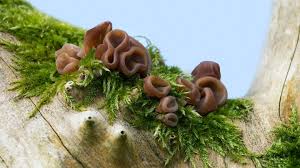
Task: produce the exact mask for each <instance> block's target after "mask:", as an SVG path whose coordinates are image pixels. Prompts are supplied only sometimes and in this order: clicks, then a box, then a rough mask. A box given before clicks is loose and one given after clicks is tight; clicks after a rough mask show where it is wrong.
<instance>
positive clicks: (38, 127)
mask: <svg viewBox="0 0 300 168" xmlns="http://www.w3.org/2000/svg"><path fill="white" fill-rule="evenodd" d="M299 23H300V0H277V1H275V2H274V7H273V17H272V20H271V23H270V31H269V34H268V39H267V44H266V48H265V50H264V53H263V56H262V58H261V61H260V65H259V68H258V71H257V76H256V78H255V79H254V82H253V85H252V87H251V88H250V90H249V93H248V94H247V97H249V98H251V99H252V100H253V101H254V104H255V107H254V108H255V110H254V113H251V114H250V120H249V121H247V122H237V123H236V124H237V125H238V126H239V127H240V128H241V130H242V132H243V138H244V142H245V144H246V146H247V147H248V148H249V149H250V150H251V151H254V152H258V153H261V152H263V151H264V150H265V149H266V148H267V147H268V146H269V145H270V143H271V142H272V136H271V133H270V131H272V129H273V128H274V126H276V125H278V124H279V123H280V122H284V121H286V119H287V118H288V116H289V115H290V111H291V110H290V109H291V105H293V104H296V105H298V106H299V105H300V95H299V91H300V85H299V84H298V83H299V82H300V73H299V72H300V69H299V63H300V50H299V44H298V43H299V36H300V35H299V34H300V28H299ZM0 39H5V40H9V41H14V42H16V43H17V40H16V39H15V38H14V37H12V36H10V35H8V34H5V33H0ZM12 57H13V54H12V53H9V52H8V51H6V50H5V49H3V48H1V47H0V168H2V167H3V168H7V167H16V168H17V167H55V168H56V167H107V168H111V167H163V164H164V161H163V158H164V154H163V152H162V151H161V150H160V148H159V147H158V146H157V145H156V143H155V141H154V139H153V137H152V136H151V135H149V134H148V133H147V132H142V131H139V130H136V129H134V128H131V127H130V126H129V125H128V124H127V123H124V122H123V121H117V122H116V123H114V124H113V125H109V124H108V119H107V116H106V115H105V112H103V111H100V112H97V110H96V109H95V108H93V107H90V108H89V109H88V111H85V112H81V113H78V112H76V111H73V110H71V109H70V108H68V107H67V105H66V104H65V102H64V100H62V98H61V96H59V95H58V96H57V97H56V98H54V99H53V101H52V102H51V103H50V104H48V105H46V106H44V107H43V108H42V109H41V110H40V112H39V113H38V115H36V117H34V118H33V119H29V118H28V116H27V112H30V111H31V110H32V109H33V108H34V107H35V104H36V100H35V99H23V100H18V101H15V100H14V99H13V98H14V97H15V96H16V93H14V92H11V91H8V90H7V89H8V88H9V87H10V86H9V84H10V83H11V82H13V81H14V80H15V79H16V78H17V75H16V74H15V72H14V70H13V69H12V67H11V65H12V61H11V59H12ZM209 157H210V159H211V160H212V162H213V166H214V167H220V168H222V167H224V168H225V167H230V168H232V167H255V165H254V163H253V162H252V161H251V160H248V162H247V164H246V165H239V164H237V163H234V162H232V161H231V160H230V159H229V158H223V157H220V156H218V155H217V154H215V153H214V152H211V153H210V156H209ZM196 165H197V167H201V165H202V163H201V161H200V159H199V158H198V159H196ZM190 166H191V165H189V164H186V163H184V162H183V160H182V159H180V158H179V159H178V161H177V162H176V163H174V164H173V165H171V167H190Z"/></svg>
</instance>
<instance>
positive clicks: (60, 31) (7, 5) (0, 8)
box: [0, 0, 252, 167]
mask: <svg viewBox="0 0 300 168" xmlns="http://www.w3.org/2000/svg"><path fill="white" fill-rule="evenodd" d="M0 20H1V24H0V32H6V33H9V34H11V35H13V36H15V37H16V38H17V39H18V40H19V41H20V44H14V43H11V42H8V41H4V40H0V45H1V46H2V47H4V48H6V49H7V50H9V51H11V52H13V53H15V56H14V58H13V62H14V64H13V68H14V69H15V70H16V72H17V73H18V76H19V79H18V80H17V81H16V82H14V83H12V88H11V90H16V91H18V93H19V96H18V97H17V98H30V97H36V96H39V102H38V104H37V108H36V109H35V110H34V111H33V112H32V113H31V114H30V116H31V117H33V116H34V115H35V114H36V112H38V109H39V108H41V107H42V106H43V105H45V104H47V103H49V102H50V101H51V98H53V97H54V96H55V95H56V94H57V93H58V92H59V91H61V90H63V88H64V85H65V83H66V82H67V81H70V80H74V81H76V80H78V76H79V75H80V74H81V73H83V72H84V73H85V74H86V75H87V77H86V79H85V80H84V81H81V83H80V86H78V87H80V88H83V89H84V90H85V91H86V92H85V94H86V95H85V98H84V99H83V100H81V101H80V102H74V101H70V103H71V106H72V107H74V108H76V109H81V108H84V107H85V106H87V105H89V104H90V103H92V102H93V101H94V100H96V97H97V96H99V95H100V94H101V95H103V96H104V97H105V103H104V108H105V109H106V111H107V113H108V116H109V117H110V119H111V121H112V122H113V120H114V119H115V118H116V117H118V112H119V111H120V110H121V109H122V107H125V109H126V110H125V111H126V115H127V114H128V116H127V117H126V120H127V121H128V122H129V123H130V124H132V126H134V127H136V128H139V129H145V130H148V131H150V132H152V133H153V135H154V136H155V138H156V139H157V143H159V144H161V146H162V148H163V149H165V151H166V153H167V154H168V156H169V157H167V158H166V162H165V163H166V165H167V164H168V163H169V162H170V161H172V158H174V157H175V156H178V155H182V156H183V157H184V158H185V160H187V161H191V163H193V162H192V160H193V156H194V154H199V155H200V156H201V159H202V160H203V163H204V165H205V167H208V166H210V162H209V160H208V152H209V150H213V151H216V152H217V153H219V154H220V155H221V156H228V157H230V158H232V159H233V160H235V161H238V162H242V161H243V158H245V157H248V156H249V157H250V155H251V154H250V153H249V152H248V151H247V149H246V147H245V145H244V144H243V141H242V136H241V132H240V130H239V129H238V128H237V127H236V126H235V125H234V124H233V120H236V119H243V120H244V119H246V117H247V114H248V113H249V112H251V111H252V103H251V101H250V100H247V99H232V100H228V101H227V103H226V104H225V105H224V106H223V107H221V108H219V109H218V110H217V111H216V112H214V113H210V114H209V115H208V116H206V117H201V116H199V115H198V114H197V113H196V111H195V110H194V108H193V107H192V106H182V103H181V102H182V101H183V100H184V95H185V94H184V93H183V92H181V91H179V90H180V89H178V87H179V86H178V85H177V84H176V78H177V77H178V76H183V77H184V78H186V79H191V77H190V76H189V75H187V74H184V73H183V72H182V71H181V70H180V69H179V68H177V67H171V66H167V65H165V64H164V63H163V59H162V56H161V54H160V52H159V50H158V49H157V48H156V47H155V46H154V45H152V44H150V43H149V44H148V46H147V48H148V50H149V53H150V55H151V59H152V64H153V67H152V71H151V74H152V75H157V76H160V77H161V78H163V79H165V80H167V81H169V82H170V84H171V86H172V90H171V93H170V95H172V96H174V97H176V98H177V99H178V102H179V110H178V112H177V115H178V118H179V122H178V125H177V127H175V128H169V127H166V126H165V125H163V124H162V123H160V122H159V120H157V119H156V118H155V117H156V116H155V114H156V113H155V107H156V106H157V105H158V103H159V101H158V100H157V99H150V98H148V97H147V96H146V95H145V94H144V93H143V80H142V79H140V78H138V77H137V76H133V77H130V78H128V77H125V76H124V75H121V74H120V73H118V72H114V71H109V70H107V69H106V68H105V67H104V66H103V64H102V63H101V62H99V61H97V60H95V59H94V51H91V52H90V53H89V54H88V56H87V57H86V58H85V59H84V60H83V61H82V62H81V67H82V68H81V69H80V70H79V71H78V72H76V73H73V74H71V75H59V74H58V73H56V68H55V55H54V53H55V51H56V50H58V49H59V48H61V47H62V46H63V44H64V43H72V44H75V45H81V42H82V40H83V36H84V30H83V29H80V28H76V27H74V26H70V25H68V24H66V23H63V22H61V21H58V20H56V19H53V18H51V17H49V16H47V15H45V14H42V13H40V12H38V11H37V10H35V9H34V8H33V7H32V6H31V5H29V4H28V3H27V2H25V1H23V0H0ZM95 71H96V73H98V75H95ZM99 74H100V75H99ZM97 93H99V94H97ZM141 107H143V108H141Z"/></svg>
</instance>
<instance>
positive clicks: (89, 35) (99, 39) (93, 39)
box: [78, 21, 112, 58]
mask: <svg viewBox="0 0 300 168" xmlns="http://www.w3.org/2000/svg"><path fill="white" fill-rule="evenodd" d="M111 30H112V23H111V22H110V21H105V22H103V23H101V24H99V25H97V26H95V27H93V28H92V29H90V30H88V31H86V33H85V35H84V40H83V49H82V50H80V52H79V53H78V56H79V57H81V58H83V57H84V56H85V55H86V54H87V53H88V52H89V51H90V49H92V48H97V46H98V45H100V44H102V43H103V40H104V37H105V35H106V34H107V33H108V32H110V31H111Z"/></svg>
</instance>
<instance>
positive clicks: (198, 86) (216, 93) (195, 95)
mask: <svg viewBox="0 0 300 168" xmlns="http://www.w3.org/2000/svg"><path fill="white" fill-rule="evenodd" d="M192 76H193V78H194V79H193V82H190V81H188V80H185V79H182V78H178V79H177V83H178V84H180V85H181V86H182V87H181V89H182V90H183V91H185V92H186V93H187V94H186V96H187V98H186V102H187V104H190V105H194V106H195V107H196V110H197V112H198V113H199V114H200V115H202V116H205V115H207V114H208V113H210V112H212V111H215V110H216V109H217V108H218V107H219V106H221V105H223V104H224V103H225V101H226V100H227V90H226V87H225V86H224V84H223V83H222V82H221V81H220V79H221V73H220V66H219V64H218V63H215V62H212V61H204V62H201V63H200V64H199V65H198V66H197V67H196V68H195V69H194V70H193V71H192Z"/></svg>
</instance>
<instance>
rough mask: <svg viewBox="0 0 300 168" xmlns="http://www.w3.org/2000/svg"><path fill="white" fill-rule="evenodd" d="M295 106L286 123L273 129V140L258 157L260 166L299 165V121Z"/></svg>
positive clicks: (291, 167) (291, 166)
mask: <svg viewBox="0 0 300 168" xmlns="http://www.w3.org/2000/svg"><path fill="white" fill-rule="evenodd" d="M297 116H298V112H297V109H296V107H294V108H293V109H292V114H291V117H290V120H289V122H288V123H284V124H282V125H280V126H279V127H277V128H276V129H275V130H274V135H275V140H274V142H273V144H272V146H271V147H270V148H269V149H268V150H267V152H266V153H265V154H264V155H262V156H260V157H258V159H259V161H260V164H261V166H262V167H268V168H269V167H282V168H294V167H300V123H299V120H298V117H297Z"/></svg>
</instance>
